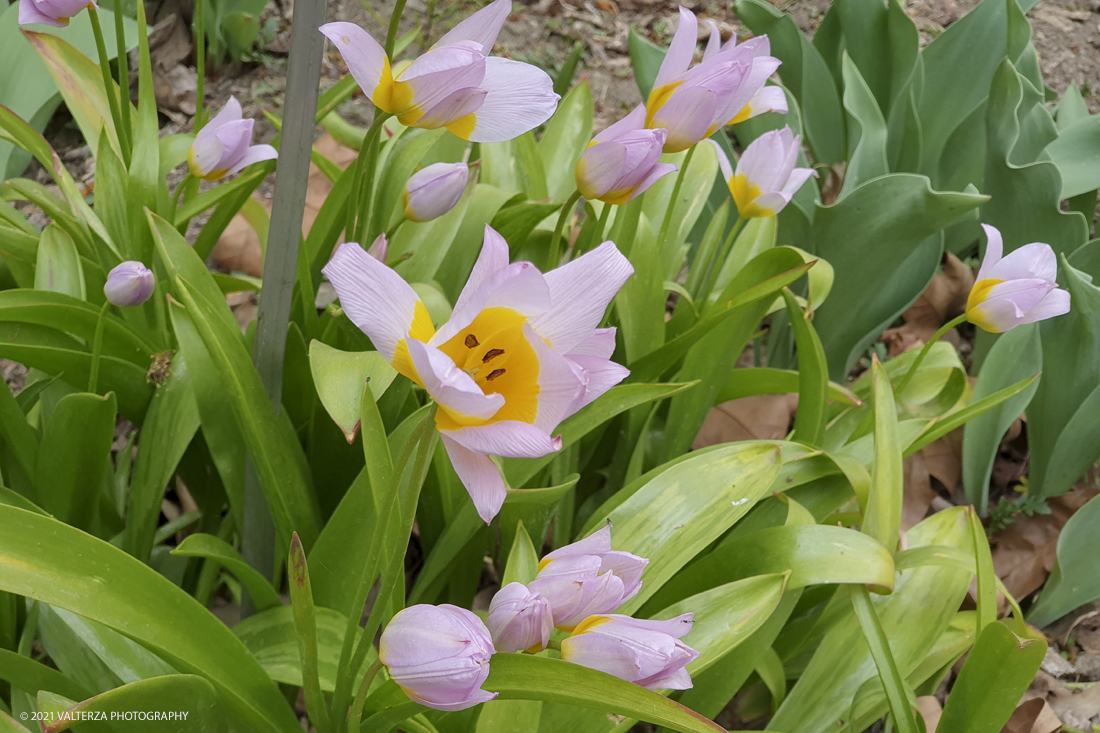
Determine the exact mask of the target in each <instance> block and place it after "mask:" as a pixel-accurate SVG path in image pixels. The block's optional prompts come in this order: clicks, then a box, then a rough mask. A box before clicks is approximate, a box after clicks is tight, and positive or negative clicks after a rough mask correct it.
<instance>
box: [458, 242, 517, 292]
mask: <svg viewBox="0 0 1100 733" xmlns="http://www.w3.org/2000/svg"><path fill="white" fill-rule="evenodd" d="M508 256H509V251H508V242H507V241H505V239H504V237H502V236H500V233H499V232H497V230H496V229H493V228H492V227H491V226H489V225H488V224H486V225H485V236H484V237H483V239H482V242H481V252H480V253H479V254H478V256H477V262H475V263H474V269H472V270H471V271H470V277H469V279H467V280H466V285H465V286H463V288H462V292H461V293H459V294H458V300H457V301H455V310H458V309H460V308H465V307H468V301H469V300H470V298H472V297H473V295H474V293H476V292H477V291H478V289H479V288H481V286H482V285H484V284H485V283H486V281H488V280H489V278H491V277H492V276H493V275H495V274H497V273H498V272H500V271H501V270H503V269H504V268H505V267H507V266H508Z"/></svg>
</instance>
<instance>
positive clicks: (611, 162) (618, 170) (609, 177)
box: [576, 141, 626, 201]
mask: <svg viewBox="0 0 1100 733" xmlns="http://www.w3.org/2000/svg"><path fill="white" fill-rule="evenodd" d="M625 164H626V148H625V147H624V146H623V145H621V144H619V143H618V142H615V141H608V142H603V143H597V144H596V145H593V146H592V147H590V148H588V150H585V151H584V153H583V154H582V155H581V157H580V159H579V160H578V161H577V170H576V178H577V188H578V190H579V191H580V192H581V195H582V196H584V197H585V198H586V199H588V200H589V201H594V200H596V199H598V198H600V197H601V196H603V195H604V194H605V193H607V192H608V191H610V190H611V188H612V186H614V185H615V182H616V181H617V180H618V179H619V176H620V175H621V174H622V171H623V166H624V165H625Z"/></svg>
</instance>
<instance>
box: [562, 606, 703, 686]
mask: <svg viewBox="0 0 1100 733" xmlns="http://www.w3.org/2000/svg"><path fill="white" fill-rule="evenodd" d="M691 626H692V614H690V613H685V614H684V615H683V616H677V617H676V618H672V619H669V620H668V621H654V620H650V619H637V618H631V617H630V616H623V615H620V614H608V615H601V616H590V617H588V618H587V619H585V620H584V622H582V623H581V624H580V625H578V626H577V628H576V629H574V631H573V635H572V636H570V637H569V638H568V639H566V640H565V641H563V642H562V643H561V658H562V659H564V660H565V661H567V662H572V663H574V664H580V665H582V666H584V667H589V668H590V669H598V670H599V671H601V672H606V673H607V674H610V675H614V676H615V677H618V678H619V679H624V680H626V681H627V682H633V683H634V684H636V685H640V686H642V687H644V688H646V689H647V690H687V689H690V688H691V686H692V685H691V675H689V674H688V671H687V670H686V669H685V667H686V666H687V665H688V664H689V663H690V662H691V661H692V660H694V659H695V658H696V657H698V656H699V652H697V651H695V650H694V649H692V648H691V647H689V646H688V645H687V644H685V643H684V642H682V641H680V639H681V638H682V637H683V636H684V635H685V634H687V633H688V632H689V631H691Z"/></svg>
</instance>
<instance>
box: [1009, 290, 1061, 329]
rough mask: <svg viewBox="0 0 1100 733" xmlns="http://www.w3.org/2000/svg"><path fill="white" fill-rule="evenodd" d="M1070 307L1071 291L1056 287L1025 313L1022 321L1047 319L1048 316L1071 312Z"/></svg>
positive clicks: (1032, 321) (1033, 321) (1029, 321)
mask: <svg viewBox="0 0 1100 733" xmlns="http://www.w3.org/2000/svg"><path fill="white" fill-rule="evenodd" d="M1069 307H1070V297H1069V292H1067V291H1065V290H1061V289H1059V288H1055V289H1054V290H1051V291H1050V292H1049V293H1047V294H1046V297H1045V298H1043V299H1042V300H1040V301H1039V303H1038V305H1036V306H1035V307H1034V308H1032V309H1031V310H1029V311H1028V312H1027V313H1025V314H1024V320H1023V321H1022V322H1021V323H1035V322H1036V321H1045V320H1046V319H1048V318H1054V317H1055V316H1061V315H1064V314H1066V313H1069Z"/></svg>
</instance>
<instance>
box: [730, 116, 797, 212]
mask: <svg viewBox="0 0 1100 733" xmlns="http://www.w3.org/2000/svg"><path fill="white" fill-rule="evenodd" d="M798 141H799V138H798V136H797V135H794V134H793V133H791V128H789V127H784V128H783V129H782V130H772V131H771V132H765V133H764V134H763V135H761V136H760V137H758V138H756V139H755V140H753V141H752V143H751V144H750V145H749V146H748V147H747V148H745V152H743V153H742V154H741V158H740V159H739V160H738V161H737V170H736V171H734V169H733V166H731V165H730V161H729V158H727V157H726V154H725V153H724V152H722V148H720V147H719V146H718V144H717V143H712V144H713V145H714V148H715V150H717V151H718V165H719V166H720V167H721V168H722V176H723V177H724V178H725V179H726V185H728V186H729V189H730V194H731V195H732V196H733V201H734V203H735V204H737V213H738V214H739V215H741V216H743V217H745V218H746V219H748V218H752V217H759V216H775V215H776V214H778V213H779V212H780V211H781V210H782V209H783V207H784V206H786V205H787V204H788V203H790V200H791V197H793V196H794V195H795V193H796V192H797V191H798V189H800V188H802V184H803V183H805V182H806V179H807V178H809V177H810V176H813V177H814V178H817V171H814V170H812V169H810V168H795V167H794V166H795V163H796V161H797V160H798V150H799V148H798Z"/></svg>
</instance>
